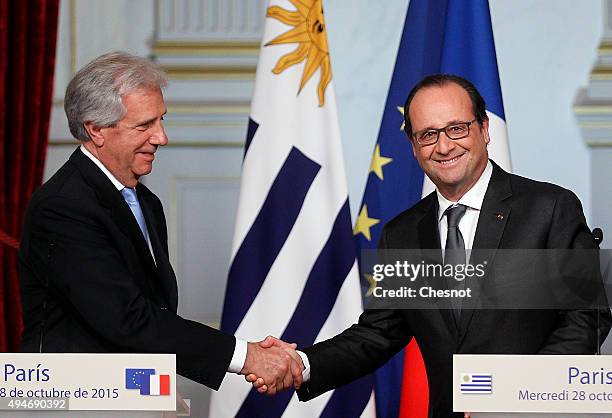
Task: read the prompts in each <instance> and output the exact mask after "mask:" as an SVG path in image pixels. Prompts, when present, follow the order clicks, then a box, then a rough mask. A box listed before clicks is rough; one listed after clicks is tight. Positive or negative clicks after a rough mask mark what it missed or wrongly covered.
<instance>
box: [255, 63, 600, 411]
mask: <svg viewBox="0 0 612 418" xmlns="http://www.w3.org/2000/svg"><path fill="white" fill-rule="evenodd" d="M404 110H405V112H404V115H405V122H406V124H405V129H406V133H407V134H408V137H409V140H410V142H411V144H412V150H413V153H414V156H415V157H416V159H417V160H418V162H419V165H420V166H421V168H422V169H423V171H424V172H425V174H426V175H427V176H428V177H429V178H430V179H431V180H432V182H433V183H434V184H435V186H436V191H435V192H433V193H431V194H430V195H428V196H427V197H425V198H424V199H423V200H421V201H420V202H418V203H417V204H416V205H414V206H413V207H412V208H410V209H408V210H406V211H405V212H403V213H401V214H400V215H399V216H397V217H396V218H395V219H393V220H392V221H390V222H389V223H388V224H387V225H386V226H385V228H384V231H383V233H382V237H381V241H380V248H381V249H438V250H440V249H445V250H446V252H447V253H448V251H449V250H451V249H452V250H467V249H472V248H474V249H497V248H499V249H521V248H522V249H573V248H595V244H594V242H593V239H592V236H591V232H590V230H589V228H588V226H587V224H586V221H585V218H584V215H583V212H582V207H581V204H580V201H579V200H578V198H577V197H576V196H575V195H574V194H573V193H572V192H570V191H569V190H565V189H563V188H561V187H558V186H555V185H552V184H548V183H540V182H536V181H533V180H529V179H526V178H523V177H519V176H516V175H512V174H509V173H507V172H505V171H504V170H502V169H501V168H500V167H499V166H498V165H496V164H495V163H494V162H493V161H491V160H489V158H488V152H487V145H488V144H489V142H490V137H489V132H488V128H489V120H488V117H487V114H486V110H485V102H484V99H483V98H482V97H481V95H480V93H479V92H478V91H477V90H476V88H475V87H474V86H473V85H472V84H471V83H470V82H469V81H467V80H465V79H463V78H461V77H457V76H453V75H433V76H429V77H426V78H425V79H423V80H422V81H421V82H420V83H418V84H417V85H416V86H415V87H414V88H413V89H412V91H411V92H410V94H409V96H408V99H407V100H406V105H405V109H404ZM462 252H463V253H465V251H462ZM461 262H463V263H464V262H465V259H464V260H462V261H461ZM597 321H598V319H597V315H596V313H595V312H594V311H593V310H586V311H584V310H583V311H579V310H565V311H561V310H541V311H537V312H534V311H529V310H512V311H508V310H471V311H469V312H468V311H467V310H464V311H463V313H462V312H461V308H460V307H459V308H457V307H454V309H448V310H446V311H444V310H433V309H429V310H407V309H378V310H367V311H366V312H364V313H363V314H362V316H361V317H360V318H359V323H358V324H356V325H353V326H352V327H351V328H349V329H347V330H346V331H344V332H343V333H341V334H339V335H337V336H336V337H333V338H331V339H329V340H327V341H323V342H321V343H318V344H316V345H314V346H312V347H310V348H306V349H304V350H303V352H300V355H301V357H302V359H303V360H304V365H305V372H304V376H305V381H306V383H305V384H304V385H302V388H301V389H300V390H299V391H298V395H299V397H300V399H301V400H303V401H305V400H309V399H312V398H314V397H316V396H318V395H320V394H322V393H323V392H326V391H328V390H330V389H333V388H336V387H338V386H341V385H343V384H346V383H348V382H350V381H352V380H355V379H357V378H359V377H361V376H363V375H366V374H368V373H371V372H373V371H375V370H376V369H377V368H379V367H380V366H382V365H383V364H384V363H385V362H386V361H387V360H388V359H389V358H391V356H393V355H394V354H396V353H397V352H398V351H399V350H401V349H402V348H403V347H404V346H406V344H407V343H408V342H409V341H410V339H411V338H412V337H414V338H415V339H416V341H417V342H418V344H419V347H420V348H421V352H422V354H423V358H424V360H425V365H426V369H427V375H428V381H429V393H430V395H429V396H430V399H429V416H431V417H452V416H462V415H461V414H456V415H454V414H453V412H452V381H451V380H452V379H451V377H452V356H453V354H455V353H466V354H467V353H471V354H484V353H496V354H510V353H512V354H593V353H595V352H596V350H597V346H598V344H599V341H603V339H605V336H606V335H607V333H608V331H609V329H610V324H611V319H610V315H609V311H605V312H602V315H601V316H600V318H599V323H600V331H601V335H602V337H601V339H600V340H598V338H597ZM266 343H267V344H275V345H279V346H283V345H284V343H283V342H281V341H279V340H274V342H272V341H271V339H268V340H266ZM285 347H286V349H287V350H290V347H288V346H286V345H285ZM254 378H255V376H249V377H247V380H251V381H253V380H254ZM254 385H255V387H258V390H259V391H260V392H265V389H266V388H265V386H264V385H263V384H262V381H261V380H258V381H255V383H254Z"/></svg>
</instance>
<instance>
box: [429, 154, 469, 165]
mask: <svg viewBox="0 0 612 418" xmlns="http://www.w3.org/2000/svg"><path fill="white" fill-rule="evenodd" d="M464 155H465V153H463V154H460V155H457V156H456V157H453V158H450V159H448V160H434V161H435V162H437V163H438V164H440V165H441V166H448V165H453V164H454V163H456V162H457V161H459V160H460V159H461V157H463V156H464Z"/></svg>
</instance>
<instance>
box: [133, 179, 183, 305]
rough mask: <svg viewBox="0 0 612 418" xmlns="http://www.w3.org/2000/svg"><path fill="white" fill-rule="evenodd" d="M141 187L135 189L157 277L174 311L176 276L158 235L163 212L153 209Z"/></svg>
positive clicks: (176, 295) (175, 303) (176, 291)
mask: <svg viewBox="0 0 612 418" xmlns="http://www.w3.org/2000/svg"><path fill="white" fill-rule="evenodd" d="M143 188H144V187H143V186H142V185H141V184H140V183H139V184H138V186H137V188H136V191H137V193H138V200H139V201H140V205H141V207H142V213H143V215H144V217H145V220H146V222H147V229H148V232H149V239H150V240H151V247H152V248H153V253H154V254H155V262H156V265H157V271H156V272H157V278H158V280H159V281H160V285H161V286H162V287H163V289H164V296H165V297H166V300H167V302H168V305H169V308H170V309H172V310H173V311H176V309H177V306H178V289H177V285H176V276H175V275H174V270H173V269H172V266H171V265H170V260H169V258H168V253H167V248H166V246H165V245H164V243H163V241H162V238H161V236H160V235H161V231H162V226H161V225H160V224H159V219H160V217H161V216H163V214H160V213H157V212H156V211H154V210H153V208H154V207H155V205H154V204H153V203H152V202H151V201H150V199H149V197H148V195H147V194H146V193H143Z"/></svg>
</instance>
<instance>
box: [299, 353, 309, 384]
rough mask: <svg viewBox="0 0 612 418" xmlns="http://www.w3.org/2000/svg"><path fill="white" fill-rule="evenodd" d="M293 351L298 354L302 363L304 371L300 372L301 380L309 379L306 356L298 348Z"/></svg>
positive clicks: (306, 380)
mask: <svg viewBox="0 0 612 418" xmlns="http://www.w3.org/2000/svg"><path fill="white" fill-rule="evenodd" d="M295 351H296V352H297V353H298V354H299V355H300V357H301V358H302V363H304V371H303V372H302V378H303V381H304V382H308V381H309V380H310V362H309V361H308V356H307V355H306V353H303V352H301V351H300V350H295Z"/></svg>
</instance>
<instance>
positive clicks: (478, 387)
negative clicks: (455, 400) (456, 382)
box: [461, 373, 493, 394]
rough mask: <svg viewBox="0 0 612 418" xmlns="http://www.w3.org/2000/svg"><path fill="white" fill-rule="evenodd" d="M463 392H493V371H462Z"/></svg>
mask: <svg viewBox="0 0 612 418" xmlns="http://www.w3.org/2000/svg"><path fill="white" fill-rule="evenodd" d="M461 393H463V394H471V393H484V394H491V393H493V375H491V373H462V374H461Z"/></svg>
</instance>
